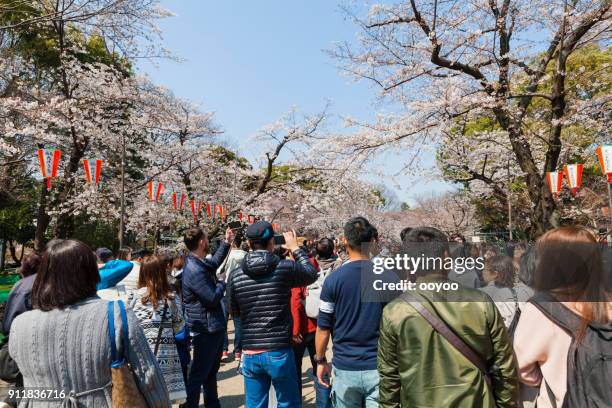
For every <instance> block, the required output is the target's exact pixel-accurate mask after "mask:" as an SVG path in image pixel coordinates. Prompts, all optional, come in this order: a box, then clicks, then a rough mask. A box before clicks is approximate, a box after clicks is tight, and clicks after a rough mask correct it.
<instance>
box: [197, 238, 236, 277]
mask: <svg viewBox="0 0 612 408" xmlns="http://www.w3.org/2000/svg"><path fill="white" fill-rule="evenodd" d="M229 250H230V244H228V243H227V242H225V241H222V242H221V244H219V248H218V249H217V251H216V252H215V254H214V255H213V256H212V258H210V259H203V260H202V261H203V262H204V265H206V267H207V268H208V270H210V271H214V273H216V272H217V269H219V267H220V266H221V264H222V263H223V261H225V258H226V257H227V254H228V253H229Z"/></svg>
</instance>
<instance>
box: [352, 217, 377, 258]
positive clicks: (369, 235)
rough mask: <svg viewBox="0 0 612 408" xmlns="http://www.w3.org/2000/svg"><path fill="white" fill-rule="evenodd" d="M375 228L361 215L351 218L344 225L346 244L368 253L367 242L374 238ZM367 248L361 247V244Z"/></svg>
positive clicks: (353, 248) (355, 249)
mask: <svg viewBox="0 0 612 408" xmlns="http://www.w3.org/2000/svg"><path fill="white" fill-rule="evenodd" d="M375 231H376V229H375V228H374V227H373V226H372V224H370V222H369V221H368V220H367V219H365V218H363V217H355V218H351V219H350V220H349V221H348V222H347V223H346V224H345V225H344V238H345V239H346V241H347V242H348V246H349V247H350V248H351V249H352V250H354V251H359V252H361V253H366V254H367V253H369V244H370V243H371V242H372V241H373V240H374V239H375V238H376V235H375V234H376V232H375ZM364 245H365V246H367V248H363V246H364Z"/></svg>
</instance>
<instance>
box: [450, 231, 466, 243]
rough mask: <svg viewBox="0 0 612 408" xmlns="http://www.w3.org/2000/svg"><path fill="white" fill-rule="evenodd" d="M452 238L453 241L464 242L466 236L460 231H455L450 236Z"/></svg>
mask: <svg viewBox="0 0 612 408" xmlns="http://www.w3.org/2000/svg"><path fill="white" fill-rule="evenodd" d="M450 240H451V241H453V242H463V243H465V237H464V236H463V235H461V234H459V233H458V232H455V233H454V234H452V235H451V236H450Z"/></svg>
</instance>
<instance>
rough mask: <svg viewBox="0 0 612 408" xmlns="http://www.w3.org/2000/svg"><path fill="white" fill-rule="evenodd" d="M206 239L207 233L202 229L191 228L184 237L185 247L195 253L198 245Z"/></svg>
mask: <svg viewBox="0 0 612 408" xmlns="http://www.w3.org/2000/svg"><path fill="white" fill-rule="evenodd" d="M205 237H206V232H204V230H203V229H202V228H199V227H195V228H190V229H188V230H187V231H186V232H185V235H184V236H183V241H184V242H185V246H186V247H187V249H188V250H190V251H195V250H197V249H198V244H199V242H200V240H202V239H204V238H205Z"/></svg>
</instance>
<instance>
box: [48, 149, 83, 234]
mask: <svg viewBox="0 0 612 408" xmlns="http://www.w3.org/2000/svg"><path fill="white" fill-rule="evenodd" d="M84 151H85V146H80V145H75V146H73V149H72V152H71V153H70V160H69V161H68V166H66V169H65V170H64V180H63V181H62V183H60V184H59V185H58V188H59V189H60V192H59V196H60V199H59V202H66V201H68V200H69V198H70V195H71V194H72V191H73V190H74V187H75V176H76V173H77V171H78V169H79V163H80V162H81V159H82V158H83V154H84ZM73 234H74V215H72V214H71V213H61V214H60V215H59V216H58V217H57V224H56V226H55V232H54V236H55V238H63V239H66V238H70V237H71V236H72V235H73Z"/></svg>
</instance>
